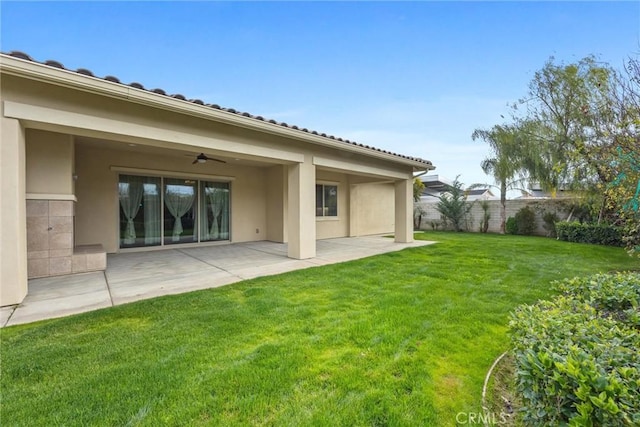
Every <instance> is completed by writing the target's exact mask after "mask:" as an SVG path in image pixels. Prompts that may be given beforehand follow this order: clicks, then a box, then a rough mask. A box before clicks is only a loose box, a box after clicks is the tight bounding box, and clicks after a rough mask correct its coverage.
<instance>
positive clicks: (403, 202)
mask: <svg viewBox="0 0 640 427" xmlns="http://www.w3.org/2000/svg"><path fill="white" fill-rule="evenodd" d="M395 187H396V197H395V205H396V215H395V224H396V225H395V241H396V242H398V243H409V242H413V179H403V180H400V181H396V183H395Z"/></svg>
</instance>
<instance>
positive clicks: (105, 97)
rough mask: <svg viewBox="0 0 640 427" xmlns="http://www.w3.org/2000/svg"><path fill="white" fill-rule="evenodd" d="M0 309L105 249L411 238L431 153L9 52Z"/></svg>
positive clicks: (1, 58) (306, 248)
mask: <svg viewBox="0 0 640 427" xmlns="http://www.w3.org/2000/svg"><path fill="white" fill-rule="evenodd" d="M0 71H1V87H0V94H1V95H0V101H1V105H2V117H1V120H2V123H1V127H0V131H1V133H0V137H1V152H0V154H1V155H0V182H1V184H0V186H1V187H0V188H1V191H2V198H1V204H0V220H1V221H0V223H1V236H2V238H1V239H0V254H1V255H0V259H1V265H0V267H1V269H0V305H2V306H5V305H11V304H17V303H19V302H21V301H22V300H23V298H24V297H25V295H26V294H27V292H28V279H29V278H35V277H46V276H52V275H64V274H70V273H76V272H83V271H91V270H103V269H105V268H106V255H105V253H115V252H127V251H149V250H158V249H165V248H177V247H187V246H198V245H215V244H224V243H230V242H231V243H233V242H247V241H258V240H270V241H274V242H286V243H288V246H287V247H288V256H289V257H291V258H294V259H307V258H313V257H314V256H315V254H316V240H317V239H327V238H333V237H348V236H361V235H368V234H377V233H386V232H392V233H394V235H395V240H396V241H398V242H409V241H412V240H413V228H412V208H413V200H412V194H413V193H412V182H413V174H414V172H423V171H427V170H432V169H434V167H433V165H432V164H431V162H429V161H427V160H423V159H420V158H414V157H409V156H404V155H400V154H395V153H391V152H388V151H383V150H380V149H376V148H373V147H369V146H365V145H362V144H357V143H355V142H352V141H348V140H344V139H341V138H337V137H334V136H331V135H327V134H324V133H318V132H316V131H310V130H308V129H305V128H300V127H298V126H294V125H290V124H286V123H278V122H276V121H274V120H268V119H266V118H263V117H260V116H254V115H251V114H248V113H244V112H239V111H236V110H234V109H231V108H221V107H219V106H218V105H212V104H205V103H204V102H203V101H201V100H197V99H187V98H185V97H184V96H182V95H179V94H174V95H168V94H166V93H165V92H164V91H163V90H161V89H153V90H149V89H145V88H144V86H143V85H141V84H139V83H130V84H123V83H122V82H120V81H119V80H118V79H117V78H116V77H113V76H107V77H104V78H98V77H96V76H94V75H93V73H92V72H91V71H90V70H87V69H78V70H75V71H73V70H68V69H66V68H65V67H64V66H63V65H62V64H60V63H59V62H56V61H46V62H37V61H34V60H33V59H32V58H30V57H29V56H28V55H26V54H24V53H21V52H11V53H8V54H1V55H0Z"/></svg>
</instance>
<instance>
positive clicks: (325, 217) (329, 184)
mask: <svg viewBox="0 0 640 427" xmlns="http://www.w3.org/2000/svg"><path fill="white" fill-rule="evenodd" d="M318 187H321V188H322V190H321V191H322V206H318ZM326 187H335V189H336V204H335V209H336V214H335V215H328V214H325V212H328V209H329V208H330V207H329V206H327V205H326V192H325V191H326V190H325V188H326ZM339 194H340V185H339V183H337V182H331V181H316V219H317V220H335V219H338V217H339V214H340V206H339V205H340V203H339ZM319 212H321V213H322V214H321V215H318V213H319Z"/></svg>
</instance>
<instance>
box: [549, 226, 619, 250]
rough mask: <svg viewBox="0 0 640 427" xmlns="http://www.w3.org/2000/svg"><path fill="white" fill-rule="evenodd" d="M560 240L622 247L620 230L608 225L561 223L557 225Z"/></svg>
mask: <svg viewBox="0 0 640 427" xmlns="http://www.w3.org/2000/svg"><path fill="white" fill-rule="evenodd" d="M556 233H557V235H558V239H559V240H565V241H567V242H574V243H592V244H596V245H607V246H622V245H623V241H622V233H621V230H620V228H618V227H614V226H612V225H608V224H586V223H584V224H582V223H579V222H566V221H561V222H558V223H556Z"/></svg>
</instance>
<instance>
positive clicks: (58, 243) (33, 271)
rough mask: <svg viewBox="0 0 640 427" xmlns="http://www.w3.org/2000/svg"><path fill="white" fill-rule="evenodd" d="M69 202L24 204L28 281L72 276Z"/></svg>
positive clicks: (40, 201) (70, 203)
mask: <svg viewBox="0 0 640 427" xmlns="http://www.w3.org/2000/svg"><path fill="white" fill-rule="evenodd" d="M73 211H74V202H73V201H71V200H27V271H28V275H29V278H30V279H31V278H34V277H47V276H57V275H61V274H71V272H72V257H73Z"/></svg>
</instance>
